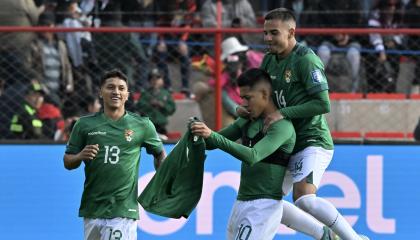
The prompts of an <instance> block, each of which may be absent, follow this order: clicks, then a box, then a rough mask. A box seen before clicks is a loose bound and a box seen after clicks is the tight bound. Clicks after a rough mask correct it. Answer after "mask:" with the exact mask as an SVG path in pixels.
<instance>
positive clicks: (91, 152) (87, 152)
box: [78, 144, 99, 160]
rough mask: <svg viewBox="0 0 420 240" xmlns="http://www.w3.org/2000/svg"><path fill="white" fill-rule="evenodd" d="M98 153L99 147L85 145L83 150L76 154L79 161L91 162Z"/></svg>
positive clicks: (96, 145)
mask: <svg viewBox="0 0 420 240" xmlns="http://www.w3.org/2000/svg"><path fill="white" fill-rule="evenodd" d="M98 152H99V145H98V144H93V145H86V146H85V148H83V150H82V151H81V152H80V153H79V154H78V155H79V156H78V158H79V159H80V160H92V159H94V158H95V157H96V155H97V154H98Z"/></svg>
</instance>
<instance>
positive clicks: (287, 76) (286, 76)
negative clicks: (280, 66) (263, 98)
mask: <svg viewBox="0 0 420 240" xmlns="http://www.w3.org/2000/svg"><path fill="white" fill-rule="evenodd" d="M291 77H292V70H290V69H287V70H286V71H285V72H284V80H286V82H287V83H290V78H291Z"/></svg>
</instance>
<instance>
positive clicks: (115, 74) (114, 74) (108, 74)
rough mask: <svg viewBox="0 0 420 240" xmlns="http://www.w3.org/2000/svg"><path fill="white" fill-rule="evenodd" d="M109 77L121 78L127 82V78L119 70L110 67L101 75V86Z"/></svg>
mask: <svg viewBox="0 0 420 240" xmlns="http://www.w3.org/2000/svg"><path fill="white" fill-rule="evenodd" d="M109 78H119V79H121V80H124V81H125V82H126V83H127V84H128V78H127V76H126V75H125V74H124V73H123V72H122V71H121V70H119V69H112V70H110V71H107V72H105V73H104V75H103V76H102V78H101V87H102V86H103V85H104V84H105V81H106V80H107V79H109Z"/></svg>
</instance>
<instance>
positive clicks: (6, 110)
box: [0, 66, 39, 138]
mask: <svg viewBox="0 0 420 240" xmlns="http://www.w3.org/2000/svg"><path fill="white" fill-rule="evenodd" d="M17 67H19V71H17V72H16V75H15V76H13V77H14V78H13V81H12V83H11V84H9V85H8V87H7V88H5V89H4V92H3V94H2V95H1V96H0V109H1V112H0V122H2V123H6V124H0V138H6V137H7V136H8V135H9V134H8V133H9V128H10V126H9V125H8V124H7V123H8V122H9V121H10V119H11V118H12V116H13V115H14V114H15V112H16V109H19V108H20V104H21V102H22V101H23V100H24V99H23V97H24V95H25V89H26V85H28V84H30V83H31V82H38V79H39V77H38V76H37V74H36V72H35V71H32V70H30V69H26V68H24V67H23V66H17Z"/></svg>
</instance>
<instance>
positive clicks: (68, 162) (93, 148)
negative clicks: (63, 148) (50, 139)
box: [64, 144, 99, 170]
mask: <svg viewBox="0 0 420 240" xmlns="http://www.w3.org/2000/svg"><path fill="white" fill-rule="evenodd" d="M98 152H99V145H98V144H94V145H86V146H85V147H84V148H83V150H82V151H81V152H79V153H77V154H69V153H65V154H64V167H65V168H66V169H67V170H72V169H75V168H78V167H79V166H80V164H81V163H82V161H83V160H92V159H94V158H95V157H96V155H97V154H98Z"/></svg>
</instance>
